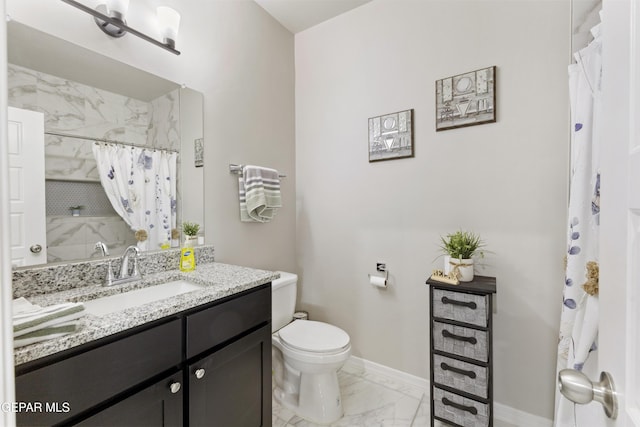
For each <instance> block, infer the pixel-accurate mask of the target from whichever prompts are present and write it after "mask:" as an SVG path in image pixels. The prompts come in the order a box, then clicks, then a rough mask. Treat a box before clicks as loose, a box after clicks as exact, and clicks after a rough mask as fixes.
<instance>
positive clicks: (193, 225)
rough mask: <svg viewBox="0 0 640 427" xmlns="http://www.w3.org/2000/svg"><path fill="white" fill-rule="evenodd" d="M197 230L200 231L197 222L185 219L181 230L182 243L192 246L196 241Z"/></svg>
mask: <svg viewBox="0 0 640 427" xmlns="http://www.w3.org/2000/svg"><path fill="white" fill-rule="evenodd" d="M198 231H200V224H198V223H197V222H188V221H185V222H183V223H182V232H183V233H184V236H185V237H184V245H185V246H193V245H194V244H195V242H197V241H198V236H197V234H198Z"/></svg>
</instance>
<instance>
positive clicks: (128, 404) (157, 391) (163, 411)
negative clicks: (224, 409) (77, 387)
mask: <svg viewBox="0 0 640 427" xmlns="http://www.w3.org/2000/svg"><path fill="white" fill-rule="evenodd" d="M183 389H184V386H183V382H182V371H180V372H178V373H176V374H174V375H170V376H168V377H166V378H164V379H162V380H161V381H158V382H157V383H155V384H153V385H152V386H150V387H147V388H145V389H144V390H142V391H140V392H138V393H136V394H134V395H133V396H130V397H128V398H126V399H124V400H123V401H121V402H119V403H116V404H115V405H113V406H110V407H109V408H107V409H105V410H103V411H101V412H99V413H97V414H96V415H94V416H92V417H90V418H87V419H86V420H84V421H82V422H80V423H78V424H76V425H78V426H84V427H88V426H100V427H109V426H113V427H121V426H129V427H138V426H148V427H167V426H176V427H179V426H182V425H183V413H182V406H183V402H182V399H183Z"/></svg>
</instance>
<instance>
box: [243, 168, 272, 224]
mask: <svg viewBox="0 0 640 427" xmlns="http://www.w3.org/2000/svg"><path fill="white" fill-rule="evenodd" d="M238 188H239V190H240V220H241V221H243V222H269V221H271V220H272V219H273V217H274V216H275V214H276V212H277V209H278V208H280V207H282V196H281V194H280V177H279V176H278V171H277V170H275V169H268V168H262V167H259V166H251V165H247V166H245V167H244V168H243V169H242V176H241V177H240V178H239V179H238Z"/></svg>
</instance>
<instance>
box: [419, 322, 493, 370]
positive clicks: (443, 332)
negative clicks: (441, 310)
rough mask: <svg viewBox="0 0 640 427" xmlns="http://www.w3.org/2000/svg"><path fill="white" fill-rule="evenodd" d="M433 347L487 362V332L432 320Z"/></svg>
mask: <svg viewBox="0 0 640 427" xmlns="http://www.w3.org/2000/svg"><path fill="white" fill-rule="evenodd" d="M431 333H432V334H433V348H434V349H436V350H439V351H444V352H447V353H452V354H456V355H458V356H463V357H468V358H470V359H474V360H479V361H481V362H487V361H488V360H489V346H488V343H487V332H486V331H479V330H476V329H471V328H465V327H464V326H454V325H449V324H446V323H441V322H433V331H431Z"/></svg>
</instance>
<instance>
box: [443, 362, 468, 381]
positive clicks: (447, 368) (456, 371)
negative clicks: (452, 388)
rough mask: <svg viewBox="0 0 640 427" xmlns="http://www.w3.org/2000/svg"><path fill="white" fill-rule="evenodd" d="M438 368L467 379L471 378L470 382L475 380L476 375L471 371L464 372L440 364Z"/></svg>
mask: <svg viewBox="0 0 640 427" xmlns="http://www.w3.org/2000/svg"><path fill="white" fill-rule="evenodd" d="M440 367H441V368H442V370H443V371H451V372H455V373H458V374H461V375H466V376H468V377H469V378H471V379H472V380H474V379H475V378H476V373H475V372H473V371H465V370H464V369H460V368H456V367H455V366H449V365H447V364H446V363H444V362H442V363H441V364H440Z"/></svg>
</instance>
